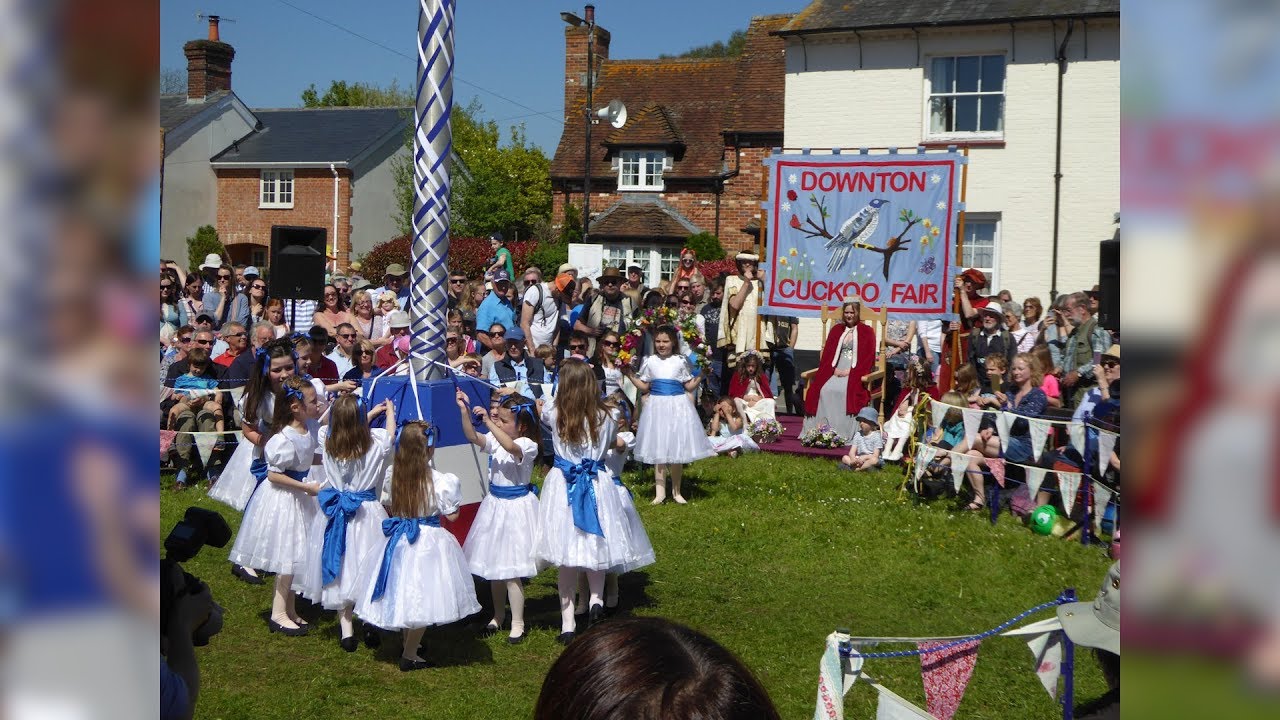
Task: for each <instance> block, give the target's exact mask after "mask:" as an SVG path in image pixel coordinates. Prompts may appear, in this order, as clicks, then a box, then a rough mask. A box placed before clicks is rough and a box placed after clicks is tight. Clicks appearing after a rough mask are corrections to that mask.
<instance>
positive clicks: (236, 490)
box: [209, 340, 296, 585]
mask: <svg viewBox="0 0 1280 720" xmlns="http://www.w3.org/2000/svg"><path fill="white" fill-rule="evenodd" d="M256 353H257V356H256V357H255V358H254V361H253V370H252V371H251V372H250V375H249V378H248V382H247V383H246V384H245V390H244V394H243V395H241V396H240V402H239V403H238V405H237V410H239V412H240V426H241V438H240V444H239V445H237V446H236V449H235V452H233V453H232V454H231V459H230V460H228V461H227V466H226V468H225V469H224V470H223V471H222V475H221V476H220V477H219V478H218V482H216V483H214V484H213V487H211V488H209V497H211V498H213V499H214V500H217V501H218V502H221V503H224V504H226V505H230V506H231V507H233V508H235V509H236V510H239V511H240V512H244V509H245V506H246V505H248V504H249V496H250V495H252V494H253V491H254V489H255V488H257V487H258V484H259V483H261V482H262V481H263V480H266V479H267V460H266V458H265V456H264V455H263V448H265V447H266V445H267V438H268V435H269V433H268V431H267V429H268V427H269V426H270V425H271V416H272V415H273V414H274V413H275V396H276V393H278V392H280V390H281V389H283V388H284V380H285V378H288V377H292V376H293V374H294V372H295V371H296V367H295V365H294V362H295V358H294V355H293V346H292V345H290V344H289V342H288V341H287V340H284V341H280V340H273V341H271V342H269V343H267V344H266V345H264V346H263V347H262V348H260V349H258V350H257V351H256ZM231 574H232V575H235V576H236V577H238V578H240V579H241V580H244V581H245V582H247V583H249V584H251V585H261V584H262V578H260V577H258V574H257V573H256V572H254V570H253V569H252V568H246V567H241V566H240V565H236V564H234V563H232V565H231Z"/></svg>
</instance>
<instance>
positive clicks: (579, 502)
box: [555, 455, 609, 537]
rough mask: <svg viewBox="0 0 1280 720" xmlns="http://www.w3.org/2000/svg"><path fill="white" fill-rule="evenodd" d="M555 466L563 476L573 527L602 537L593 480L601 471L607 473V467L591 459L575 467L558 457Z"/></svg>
mask: <svg viewBox="0 0 1280 720" xmlns="http://www.w3.org/2000/svg"><path fill="white" fill-rule="evenodd" d="M555 466H556V468H558V469H559V470H560V472H561V473H563V474H564V482H565V489H566V490H567V493H566V494H567V495H568V496H569V507H570V508H572V509H573V524H574V526H576V527H577V528H578V529H579V530H581V531H583V532H585V533H590V534H592V535H599V536H600V537H604V530H603V529H602V528H601V527H600V511H599V509H598V508H597V507H596V487H595V483H594V482H593V480H595V478H596V477H597V476H598V475H599V473H600V471H601V470H604V471H608V469H609V466H608V465H605V464H604V462H602V461H600V460H593V459H591V458H587V459H585V460H583V461H582V462H580V463H578V464H576V465H575V464H573V463H571V462H569V461H568V460H565V459H564V458H562V457H560V456H559V455H557V456H556V460H555Z"/></svg>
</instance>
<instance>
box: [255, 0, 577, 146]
mask: <svg viewBox="0 0 1280 720" xmlns="http://www.w3.org/2000/svg"><path fill="white" fill-rule="evenodd" d="M277 1H278V2H279V3H280V4H281V5H285V6H287V7H290V8H293V9H294V10H297V11H298V12H300V13H302V14H303V15H307V16H309V17H312V18H314V19H316V20H319V21H320V22H322V23H324V24H326V25H329V26H330V27H333V28H336V29H338V30H341V31H342V32H344V33H347V34H348V35H352V36H354V37H357V38H360V39H361V40H364V41H365V42H367V43H372V44H373V45H376V46H378V47H380V48H382V49H383V50H386V51H387V52H389V53H392V54H394V55H399V56H400V57H402V58H404V59H406V60H412V61H413V62H414V63H415V67H416V63H417V62H418V58H417V56H416V55H410V54H408V53H405V52H401V51H399V50H397V49H395V48H393V47H391V46H390V45H387V44H385V43H382V42H379V41H377V40H374V39H373V38H371V37H369V36H367V35H361V34H360V33H358V32H356V31H355V30H352V29H351V28H348V27H346V26H343V25H339V24H338V23H336V22H334V21H332V20H330V19H328V18H326V17H322V16H320V15H317V14H315V13H313V12H311V11H310V10H307V9H306V8H301V7H298V6H297V5H294V4H293V3H291V2H289V0H277ZM453 79H454V80H457V81H458V82H460V83H462V84H463V85H470V86H471V87H473V88H475V89H477V90H479V91H481V92H484V93H488V94H490V95H492V96H494V97H496V98H498V99H499V100H505V101H507V102H509V103H511V104H512V105H515V106H516V107H521V108H524V109H525V110H528V111H529V115H521V116H518V117H531V116H533V115H538V116H541V117H544V118H546V119H548V120H551V121H553V122H556V123H560V124H561V125H563V124H564V118H559V117H555V116H554V115H551V114H549V113H547V112H543V111H541V110H535V109H533V108H531V107H529V106H528V105H525V104H524V103H522V102H520V101H518V100H512V99H511V98H509V97H507V96H505V95H503V94H501V93H498V92H494V91H493V90H490V89H488V88H486V87H482V86H480V85H477V84H475V83H473V82H469V81H467V80H464V79H462V78H460V77H458V74H457V73H454V75H453Z"/></svg>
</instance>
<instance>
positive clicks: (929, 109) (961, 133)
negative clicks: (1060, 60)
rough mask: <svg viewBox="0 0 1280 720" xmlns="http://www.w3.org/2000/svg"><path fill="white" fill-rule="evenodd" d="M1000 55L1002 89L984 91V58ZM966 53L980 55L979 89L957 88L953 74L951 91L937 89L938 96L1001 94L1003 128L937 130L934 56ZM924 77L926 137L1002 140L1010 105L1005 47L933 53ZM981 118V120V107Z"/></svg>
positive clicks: (979, 115)
mask: <svg viewBox="0 0 1280 720" xmlns="http://www.w3.org/2000/svg"><path fill="white" fill-rule="evenodd" d="M993 56H995V57H1001V58H1003V59H1004V82H1003V83H1002V87H1001V89H1000V91H999V92H993V91H984V90H982V89H981V82H982V69H981V63H982V61H981V58H984V57H993ZM963 57H976V58H979V61H978V63H979V69H978V82H979V90H978V91H977V92H955V91H954V78H953V81H952V87H953V90H952V92H946V93H937V96H938V97H953V98H954V97H978V98H991V97H999V98H1002V100H1003V104H1002V107H1001V108H1000V129H999V130H977V131H967V130H954V131H935V130H934V129H933V98H934V97H935V94H934V92H933V63H934V61H935V60H945V59H948V58H950V59H952V60H958V59H960V58H963ZM925 68H926V71H925V78H924V137H925V139H927V140H930V141H939V142H940V141H947V140H1003V139H1004V128H1005V126H1006V119H1007V111H1008V109H1009V56H1008V54H1007V53H1005V52H1004V51H992V52H976V53H955V54H945V55H932V56H929V57H928V64H927V65H926V66H925ZM978 122H979V124H981V122H982V110H981V107H979V110H978Z"/></svg>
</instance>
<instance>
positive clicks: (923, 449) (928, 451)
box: [916, 443, 938, 482]
mask: <svg viewBox="0 0 1280 720" xmlns="http://www.w3.org/2000/svg"><path fill="white" fill-rule="evenodd" d="M937 454H938V448H937V447H935V446H933V445H926V444H924V443H920V449H919V450H918V451H916V481H917V482H919V480H920V476H921V475H923V474H924V471H925V470H927V469H928V468H929V464H930V463H932V462H933V458H934V456H936V455H937Z"/></svg>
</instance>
